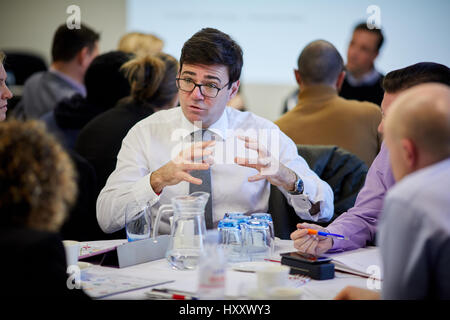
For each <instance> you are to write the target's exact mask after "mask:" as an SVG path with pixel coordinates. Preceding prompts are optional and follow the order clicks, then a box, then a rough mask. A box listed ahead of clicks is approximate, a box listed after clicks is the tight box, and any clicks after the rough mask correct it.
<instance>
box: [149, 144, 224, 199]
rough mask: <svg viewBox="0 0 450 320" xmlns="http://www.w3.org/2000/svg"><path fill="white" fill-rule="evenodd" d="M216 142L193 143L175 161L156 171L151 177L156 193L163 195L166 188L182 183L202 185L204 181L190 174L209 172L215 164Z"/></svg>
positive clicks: (151, 183)
mask: <svg viewBox="0 0 450 320" xmlns="http://www.w3.org/2000/svg"><path fill="white" fill-rule="evenodd" d="M214 144H215V141H214V140H211V141H200V142H195V143H192V144H191V145H190V146H189V147H188V148H186V149H184V150H182V151H181V152H180V153H179V154H178V155H177V156H176V157H175V159H173V160H171V161H169V162H168V163H166V164H165V165H164V166H162V167H161V168H159V169H158V170H156V171H154V172H153V173H152V175H151V176H150V185H151V187H152V189H153V191H155V193H161V192H162V190H163V189H164V187H166V186H171V185H176V184H178V183H180V182H181V181H187V182H189V183H193V184H202V180H201V179H198V178H194V177H193V176H191V175H190V174H189V172H190V171H192V170H208V169H209V167H210V166H211V165H212V164H213V158H212V154H213V150H212V147H213V146H214Z"/></svg>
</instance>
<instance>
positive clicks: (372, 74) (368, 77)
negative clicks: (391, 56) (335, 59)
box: [347, 68, 380, 87]
mask: <svg viewBox="0 0 450 320" xmlns="http://www.w3.org/2000/svg"><path fill="white" fill-rule="evenodd" d="M379 78H380V74H379V73H378V71H377V70H375V68H374V69H372V71H369V72H368V73H366V74H365V75H364V76H362V78H360V79H356V78H355V77H353V76H352V74H351V73H350V72H347V81H348V83H350V85H352V86H354V87H357V86H363V85H371V84H374V83H375V82H377V81H378V79H379Z"/></svg>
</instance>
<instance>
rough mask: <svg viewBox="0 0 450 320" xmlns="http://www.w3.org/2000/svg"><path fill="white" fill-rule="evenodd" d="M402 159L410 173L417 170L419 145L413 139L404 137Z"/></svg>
mask: <svg viewBox="0 0 450 320" xmlns="http://www.w3.org/2000/svg"><path fill="white" fill-rule="evenodd" d="M401 146H402V160H403V162H404V164H405V166H406V168H407V170H408V173H411V172H413V171H415V169H416V167H417V164H418V162H419V154H418V152H417V147H416V145H415V144H414V142H413V141H412V140H411V139H406V138H404V139H402V140H401Z"/></svg>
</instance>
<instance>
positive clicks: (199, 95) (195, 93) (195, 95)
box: [191, 86, 204, 100]
mask: <svg viewBox="0 0 450 320" xmlns="http://www.w3.org/2000/svg"><path fill="white" fill-rule="evenodd" d="M191 95H192V97H193V98H195V99H198V100H202V99H204V96H203V94H202V92H201V90H200V87H199V86H195V88H194V90H192V92H191Z"/></svg>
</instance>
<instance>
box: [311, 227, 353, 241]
mask: <svg viewBox="0 0 450 320" xmlns="http://www.w3.org/2000/svg"><path fill="white" fill-rule="evenodd" d="M307 230H308V234H316V235H318V236H323V237H330V238H335V239H341V240H348V238H347V237H344V236H343V235H341V234H336V233H328V232H323V231H319V230H315V229H307Z"/></svg>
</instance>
